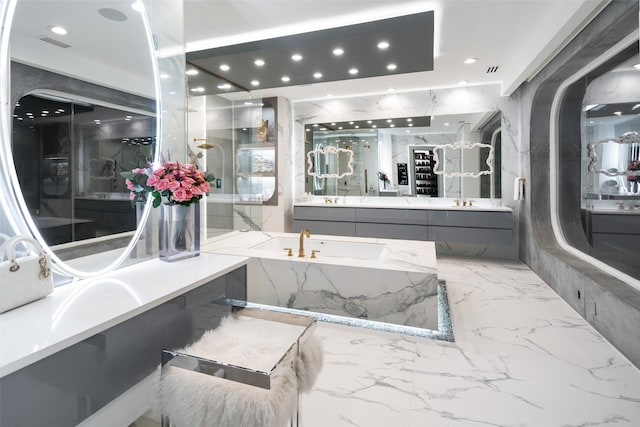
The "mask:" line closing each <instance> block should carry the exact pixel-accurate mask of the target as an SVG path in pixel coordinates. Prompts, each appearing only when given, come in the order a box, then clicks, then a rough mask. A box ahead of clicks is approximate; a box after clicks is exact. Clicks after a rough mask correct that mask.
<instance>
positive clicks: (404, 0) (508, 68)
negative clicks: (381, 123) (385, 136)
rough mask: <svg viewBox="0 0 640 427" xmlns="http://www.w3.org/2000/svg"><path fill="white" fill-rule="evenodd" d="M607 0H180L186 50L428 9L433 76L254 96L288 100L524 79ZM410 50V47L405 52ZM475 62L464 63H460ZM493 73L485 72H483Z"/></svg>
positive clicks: (506, 88)
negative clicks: (431, 22)
mask: <svg viewBox="0 0 640 427" xmlns="http://www.w3.org/2000/svg"><path fill="white" fill-rule="evenodd" d="M609 1H610V0H433V1H432V0H423V1H415V0H394V1H390V0H384V1H383V0H271V1H267V0H214V1H211V0H185V42H186V47H187V51H188V52H190V51H197V50H203V49H209V48H213V47H219V46H227V45H232V44H237V43H243V42H248V41H255V40H261V39H266V38H272V37H278V36H283V35H291V34H299V33H303V32H309V31H315V30H320V29H326V28H334V27H338V26H343V25H349V24H354V23H361V22H368V21H375V20H378V19H384V18H390V17H395V16H401V15H406V14H410V13H418V12H424V11H428V10H434V12H435V46H434V49H435V50H434V51H435V64H434V70H433V71H427V72H419V73H411V74H398V75H392V76H384V77H375V78H368V79H357V80H348V81H339V82H331V83H316V84H311V85H304V86H291V87H285V88H282V87H281V88H276V89H272V90H269V89H264V90H260V91H257V94H256V95H257V96H263V97H266V96H275V95H278V96H285V97H287V98H289V99H291V100H293V101H299V100H308V99H321V98H324V97H326V96H327V94H332V95H333V96H336V97H338V96H356V95H360V94H370V93H378V92H386V91H387V89H389V88H394V89H395V90H396V91H408V90H416V89H426V88H441V87H455V86H458V85H459V82H460V81H462V80H466V81H468V82H469V83H468V84H471V85H478V84H491V83H497V84H500V85H501V88H502V93H503V94H504V95H509V94H511V93H512V92H513V91H514V90H515V89H516V88H517V87H518V86H519V85H520V84H521V83H523V82H524V81H526V80H527V79H530V78H531V77H533V76H534V75H535V73H536V72H537V71H539V69H540V68H541V67H542V66H544V65H545V64H546V62H547V61H548V60H549V59H550V58H552V57H553V56H554V55H555V53H557V51H558V50H559V49H560V48H562V47H563V46H564V45H565V44H566V43H567V42H568V41H569V40H570V39H571V38H572V37H573V36H574V35H575V34H576V33H577V32H578V31H579V30H580V29H581V28H583V27H584V25H586V24H587V23H588V22H589V20H590V19H591V18H592V17H593V16H595V14H597V12H599V11H600V10H601V9H602V8H603V7H604V6H605V5H606V4H607V3H609ZM405 48H406V49H411V46H407V47H405ZM469 57H475V58H478V61H477V62H476V63H475V64H472V65H466V64H464V63H463V61H464V59H466V58H469ZM491 66H498V71H497V72H495V73H492V74H488V73H487V72H486V71H487V69H488V67H491Z"/></svg>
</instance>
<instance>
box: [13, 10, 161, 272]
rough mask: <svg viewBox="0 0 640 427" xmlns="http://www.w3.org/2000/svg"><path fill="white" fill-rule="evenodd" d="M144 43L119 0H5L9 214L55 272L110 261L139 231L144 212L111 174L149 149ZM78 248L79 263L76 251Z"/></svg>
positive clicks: (152, 114) (138, 21)
mask: <svg viewBox="0 0 640 427" xmlns="http://www.w3.org/2000/svg"><path fill="white" fill-rule="evenodd" d="M125 6H126V7H125ZM71 9H72V10H73V13H71ZM70 17H72V18H70ZM62 18H64V19H62ZM52 22H65V23H67V24H65V25H67V26H66V27H65V28H64V29H60V28H52V27H51V26H50V25H51V23H52ZM65 32H66V34H65ZM103 34H110V36H109V39H108V40H107V39H105V38H104V36H103ZM150 40H151V34H150V29H149V24H148V22H147V18H146V15H145V12H143V11H142V12H141V11H137V10H134V9H133V8H131V5H130V4H128V3H126V4H125V3H122V2H117V1H101V2H100V4H99V5H97V4H96V2H77V1H55V2H53V1H17V2H16V3H15V11H14V14H13V19H12V25H11V32H10V37H9V46H8V51H6V50H5V51H4V52H2V53H3V55H5V56H6V57H8V55H9V52H10V55H11V56H10V60H9V61H8V62H9V63H8V64H7V65H8V66H9V68H10V74H9V75H10V76H11V81H10V88H11V94H10V99H11V101H12V104H11V105H10V106H9V108H8V109H6V110H5V111H3V112H2V113H3V114H5V115H6V116H8V117H11V121H10V124H11V129H10V130H9V131H5V136H6V137H5V138H3V141H2V144H5V147H4V149H3V151H2V153H3V156H5V157H9V156H10V157H11V158H3V167H4V166H5V165H6V166H7V167H8V168H10V171H9V172H8V173H5V175H4V177H5V179H9V180H11V184H10V185H11V186H12V187H13V188H14V189H15V190H14V191H13V194H14V198H15V203H14V204H13V206H14V209H13V210H12V211H11V212H9V215H11V216H12V217H13V218H14V221H15V224H16V226H17V228H18V229H19V232H18V234H28V233H29V232H31V233H33V235H34V236H35V237H36V238H37V239H38V240H39V241H40V242H41V244H43V245H44V246H45V247H48V248H50V249H51V251H52V254H53V255H54V260H56V261H57V263H56V264H57V266H58V270H57V271H58V272H59V273H63V274H70V275H74V276H83V275H92V274H95V273H96V272H97V271H100V270H103V269H109V268H112V267H113V266H115V265H117V264H119V263H120V262H122V261H123V260H124V259H125V258H126V257H127V256H128V253H129V252H130V251H131V250H133V247H134V245H135V243H136V240H137V239H138V238H139V235H140V233H141V230H138V224H139V223H140V222H141V221H142V220H143V217H144V216H146V215H148V209H147V210H146V211H145V209H144V207H143V206H139V207H132V206H131V203H130V201H129V192H128V190H127V188H126V185H125V182H124V179H123V178H122V177H121V175H120V173H121V172H124V171H129V170H131V169H133V168H135V167H144V166H146V165H147V164H148V162H150V161H153V160H154V158H155V157H154V156H155V155H156V152H157V150H158V144H157V140H156V137H157V135H158V132H157V129H158V125H159V123H158V120H157V118H156V111H157V104H156V100H157V98H158V97H157V94H156V85H155V78H154V76H155V72H154V69H155V64H154V61H155V59H154V53H153V51H152V50H151V49H150V46H151V43H150ZM9 135H10V136H9ZM16 206H17V207H16ZM16 231H17V230H16ZM87 255H92V259H91V267H90V268H87V267H86V266H83V262H82V260H81V259H80V258H81V257H84V256H87ZM134 256H135V254H134ZM70 272H71V273H70Z"/></svg>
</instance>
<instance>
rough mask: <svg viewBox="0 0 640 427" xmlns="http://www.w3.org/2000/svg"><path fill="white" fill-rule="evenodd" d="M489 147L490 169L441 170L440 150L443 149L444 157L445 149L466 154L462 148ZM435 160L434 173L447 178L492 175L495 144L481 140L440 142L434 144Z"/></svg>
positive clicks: (488, 162) (487, 162)
mask: <svg viewBox="0 0 640 427" xmlns="http://www.w3.org/2000/svg"><path fill="white" fill-rule="evenodd" d="M482 147H484V148H488V149H489V155H488V156H487V160H486V162H485V163H486V164H487V166H489V170H482V171H480V172H452V173H447V172H445V171H443V170H439V169H438V166H440V157H439V156H438V150H441V151H442V154H443V157H444V150H445V149H447V148H449V149H451V150H460V153H461V154H464V151H462V150H472V149H474V148H482ZM433 160H434V162H435V163H434V165H433V173H435V174H436V175H441V176H443V177H445V178H458V177H463V178H479V177H481V176H482V175H491V174H493V146H491V145H489V144H482V143H480V142H473V143H472V142H469V141H465V140H462V141H456V142H454V143H453V144H440V145H434V146H433Z"/></svg>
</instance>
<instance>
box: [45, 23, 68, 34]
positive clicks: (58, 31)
mask: <svg viewBox="0 0 640 427" xmlns="http://www.w3.org/2000/svg"><path fill="white" fill-rule="evenodd" d="M49 31H51V32H52V33H54V34H58V35H60V36H65V35H67V34H68V31H67V29H66V28H64V27H61V26H59V25H55V26H53V27H49Z"/></svg>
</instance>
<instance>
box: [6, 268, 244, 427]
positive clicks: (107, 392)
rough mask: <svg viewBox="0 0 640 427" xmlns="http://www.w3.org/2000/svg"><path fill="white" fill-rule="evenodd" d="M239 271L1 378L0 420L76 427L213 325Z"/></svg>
mask: <svg viewBox="0 0 640 427" xmlns="http://www.w3.org/2000/svg"><path fill="white" fill-rule="evenodd" d="M246 275H247V273H246V266H242V267H240V268H237V269H235V270H232V271H230V272H228V273H227V274H225V275H223V276H221V277H218V278H216V279H213V280H209V281H208V282H206V283H204V284H202V285H201V286H199V287H196V288H195V289H193V290H190V291H188V292H186V293H183V294H181V295H178V296H176V297H174V298H172V299H169V300H168V301H166V302H164V303H162V304H160V305H157V306H155V307H152V308H149V309H146V310H145V311H143V312H142V313H140V314H138V315H136V316H134V317H132V318H130V319H128V320H125V321H122V322H120V323H118V324H115V325H114V326H111V327H110V328H108V329H106V330H104V331H102V332H100V333H97V334H94V335H92V336H89V337H88V338H85V339H83V340H82V341H80V342H78V343H77V344H73V345H71V346H69V347H66V348H63V349H60V350H59V351H57V352H55V353H53V354H52V355H50V356H48V357H45V358H44V359H41V360H39V361H37V362H35V363H32V364H30V365H27V366H25V367H24V368H22V369H19V370H17V371H15V372H12V373H10V374H8V375H6V376H4V377H2V378H0V389H1V390H2V399H1V400H0V425H2V426H48V427H58V426H59V427H67V426H75V425H77V424H78V423H80V422H81V421H83V420H84V419H86V418H88V417H89V416H91V415H92V414H93V413H95V412H96V411H98V410H99V409H101V408H103V407H104V406H106V405H107V404H109V402H111V401H113V399H115V398H116V397H118V396H120V395H121V394H122V393H124V392H125V391H127V390H129V389H130V388H131V387H133V386H134V385H136V384H137V383H139V382H140V381H142V380H143V379H144V378H146V377H147V376H148V375H150V374H151V373H152V372H153V371H154V370H156V369H157V367H158V366H159V364H160V354H161V351H162V350H163V349H167V348H169V349H170V348H180V347H183V346H185V345H187V344H189V343H192V342H194V341H196V340H197V339H198V338H199V337H201V336H202V334H203V333H204V332H205V331H206V330H208V329H213V328H215V327H216V326H217V325H218V324H219V322H220V320H221V319H222V318H223V317H224V316H227V315H228V314H229V313H230V312H231V306H230V305H228V304H225V303H224V301H225V300H226V299H236V300H245V301H246V295H247V294H246V292H247V291H246ZM86 286H90V285H86ZM78 295H79V296H80V298H81V297H82V296H81V293H79V294H78ZM11 314H13V313H9V315H11ZM5 316H6V314H5ZM37 320H38V319H36V320H34V321H37ZM46 326H47V327H51V328H54V327H55V322H54V325H53V326H50V325H46ZM58 327H61V326H60V325H58ZM27 396H28V398H27Z"/></svg>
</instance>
